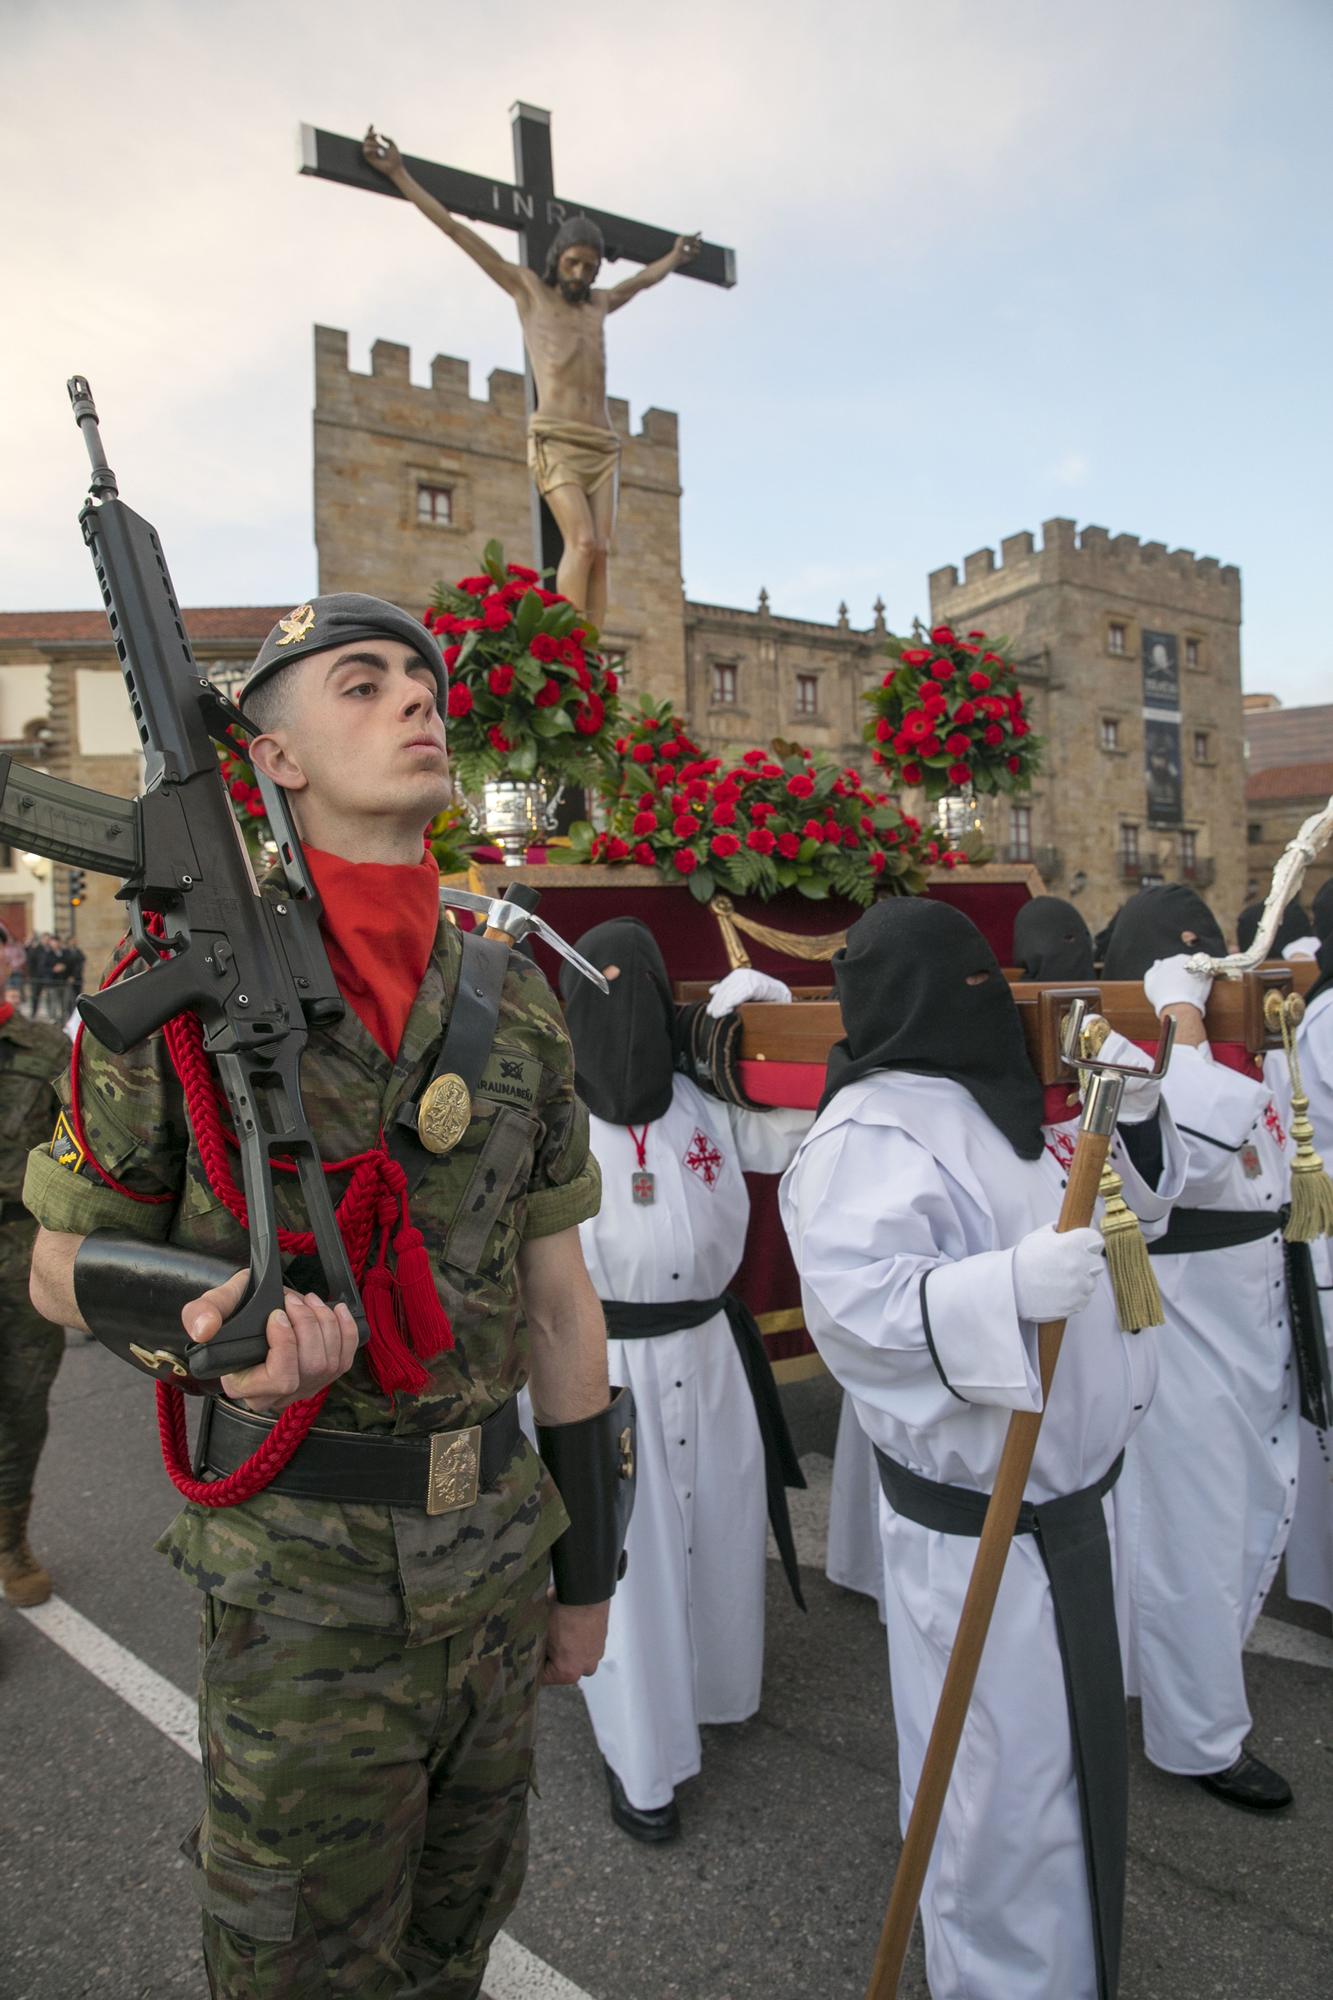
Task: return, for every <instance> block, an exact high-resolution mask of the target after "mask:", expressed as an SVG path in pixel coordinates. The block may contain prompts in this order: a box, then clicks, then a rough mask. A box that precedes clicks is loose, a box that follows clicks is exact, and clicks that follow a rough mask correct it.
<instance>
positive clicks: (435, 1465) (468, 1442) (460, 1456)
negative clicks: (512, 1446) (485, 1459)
mask: <svg viewBox="0 0 1333 2000" xmlns="http://www.w3.org/2000/svg"><path fill="white" fill-rule="evenodd" d="M480 1483H481V1425H480V1424H473V1426H472V1428H471V1429H470V1430H466V1431H436V1433H435V1435H434V1436H433V1437H432V1438H431V1441H430V1470H429V1472H428V1473H427V1475H426V1512H427V1513H428V1514H453V1513H455V1512H457V1510H458V1509H459V1508H460V1507H471V1506H474V1505H475V1504H476V1499H477V1489H478V1487H479V1485H480Z"/></svg>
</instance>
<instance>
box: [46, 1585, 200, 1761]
mask: <svg viewBox="0 0 1333 2000" xmlns="http://www.w3.org/2000/svg"><path fill="white" fill-rule="evenodd" d="M23 1616H24V1617H25V1618H26V1619H27V1620H28V1623H29V1624H30V1625H35V1626H36V1627H37V1630H38V1631H39V1632H41V1633H44V1634H45V1636H46V1637H47V1638H48V1639H50V1640H52V1641H53V1643H54V1644H55V1645H57V1646H59V1647H60V1649H61V1651H62V1652H66V1653H68V1654H69V1656H70V1658H71V1659H72V1660H77V1661H78V1663H79V1665H80V1666H81V1667H83V1668H85V1669H86V1670H87V1672H88V1673H90V1674H92V1675H93V1676H94V1678H95V1679H97V1680H99V1681H101V1683H102V1685H103V1687H109V1688H110V1690H111V1692H112V1694H118V1695H119V1696H120V1698H121V1700H122V1701H123V1702H126V1703H127V1704H128V1705H129V1707H130V1708H132V1709H133V1710H134V1711H135V1713H136V1715H141V1716H143V1718H144V1720H145V1722H151V1723H152V1725H153V1727H154V1729H160V1730H161V1732H162V1734H163V1735H164V1736H165V1737H167V1738H168V1739H169V1740H170V1741H171V1742H172V1743H174V1744H175V1746H176V1748H177V1749H178V1750H183V1751H184V1752H185V1754H186V1756H187V1757H193V1758H194V1761H195V1763H196V1764H197V1763H198V1762H199V1761H200V1758H199V1711H198V1709H197V1708H196V1707H195V1704H194V1702H193V1701H192V1700H191V1699H190V1697H189V1695H187V1694H182V1693H181V1691H180V1689H179V1688H178V1687H177V1686H176V1684H175V1682H174V1681H169V1680H165V1679H164V1678H163V1676H162V1675H161V1674H159V1673H158V1672H157V1670H156V1669H155V1668H153V1667H150V1666H149V1665H148V1664H147V1662H146V1661H144V1660H140V1659H138V1658H137V1657H136V1656H135V1654H133V1653H131V1652H129V1651H128V1650H127V1649H126V1648H125V1647H124V1646H122V1645H121V1644H120V1643H119V1641H118V1640H116V1639H113V1638H111V1637H110V1636H109V1635H108V1634H107V1633H106V1632H103V1631H102V1630H101V1628H100V1627H99V1626H97V1625H94V1624H93V1623H92V1622H91V1620H90V1619H87V1618H85V1617H84V1615H83V1613H82V1612H81V1611H76V1610H75V1609H74V1606H73V1605H72V1604H66V1603H65V1600H64V1599H63V1598H62V1597H52V1598H49V1599H48V1600H47V1602H46V1603H45V1604H39V1605H37V1606H36V1607H35V1609H33V1610H31V1611H25V1612H24V1614H23Z"/></svg>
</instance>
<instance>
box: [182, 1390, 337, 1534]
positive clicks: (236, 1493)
mask: <svg viewBox="0 0 1333 2000" xmlns="http://www.w3.org/2000/svg"><path fill="white" fill-rule="evenodd" d="M328 1393H329V1392H328V1390H327V1389H321V1390H320V1391H319V1392H318V1394H317V1395H314V1396H309V1397H307V1398H306V1399H305V1401H304V1402H300V1403H289V1404H288V1405H287V1408H286V1409H285V1410H284V1411H283V1412H282V1415H281V1416H280V1417H279V1418H278V1421H277V1422H276V1424H274V1426H273V1428H272V1430H271V1431H270V1432H269V1433H268V1436H267V1437H265V1438H264V1439H262V1440H261V1442H260V1443H259V1444H258V1445H256V1447H255V1449H254V1450H253V1451H252V1452H251V1454H250V1456H249V1458H247V1459H246V1460H245V1462H244V1463H243V1464H241V1465H238V1466H237V1468H236V1470H235V1471H234V1472H229V1473H228V1474H227V1475H226V1477H225V1479H196V1478H195V1477H194V1476H193V1473H192V1472H191V1470H190V1441H189V1434H188V1432H187V1431H186V1428H185V1395H184V1392H183V1391H182V1390H180V1389H178V1388H177V1387H176V1384H175V1383H174V1382H159V1383H158V1385H157V1428H158V1434H159V1436H160V1437H161V1440H162V1463H163V1465H164V1466H165V1467H166V1469H167V1477H168V1478H169V1479H170V1481H171V1483H172V1485H173V1486H174V1487H175V1489H176V1491H177V1492H178V1493H179V1494H180V1495H181V1497H182V1498H183V1499H185V1500H192V1501H193V1502H194V1504H195V1506H196V1507H239V1506H240V1505H241V1504H242V1502H243V1501H246V1500H253V1499H254V1497H255V1495H256V1494H257V1493H262V1492H263V1491H264V1488H265V1487H266V1486H267V1485H268V1484H269V1483H270V1481H271V1480H273V1479H276V1477H277V1475H278V1474H279V1473H280V1472H281V1471H282V1469H283V1467H284V1466H285V1465H287V1464H289V1463H290V1461H291V1458H292V1455H293V1454H294V1452H295V1451H296V1449H297V1447H298V1446H299V1445H301V1444H302V1443H304V1441H305V1438H306V1435H307V1433H308V1432H309V1430H310V1427H311V1425H312V1424H313V1423H314V1421H315V1418H316V1417H317V1416H318V1415H319V1413H320V1410H321V1409H322V1408H323V1406H324V1398H325V1397H326V1396H327V1395H328Z"/></svg>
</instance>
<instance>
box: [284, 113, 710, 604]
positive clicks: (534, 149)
mask: <svg viewBox="0 0 1333 2000" xmlns="http://www.w3.org/2000/svg"><path fill="white" fill-rule="evenodd" d="M509 115H510V119H511V121H512V123H513V130H514V181H515V183H516V184H515V185H513V186H511V185H510V184H509V183H508V182H506V181H493V180H487V179H486V177H485V176H484V175H482V174H469V173H465V172H464V171H463V169H462V168H461V167H441V166H438V165H437V164H436V163H435V162H434V161H433V160H418V159H414V158H412V157H411V156H410V155H407V154H405V155H404V157H403V164H404V166H405V167H406V168H407V170H408V172H409V173H410V174H411V175H412V177H413V179H414V180H417V181H419V182H420V183H421V185H422V187H424V188H425V189H426V191H427V193H428V194H433V195H434V196H435V197H436V199H437V200H438V201H442V202H443V203H444V205H445V207H446V208H447V209H450V210H452V212H453V213H454V214H455V215H463V216H466V217H467V219H468V220H469V221H470V222H489V223H493V224H494V225H495V226H496V227H497V228H499V229H513V230H515V231H517V234H518V254H519V261H520V262H521V263H523V264H526V265H527V267H528V269H529V270H530V271H536V272H538V273H541V272H543V271H544V270H545V268H546V253H547V251H548V250H549V249H550V246H551V240H552V238H553V237H554V235H555V233H556V231H557V230H558V229H559V227H560V225H561V223H562V222H564V221H565V220H567V218H568V217H569V216H571V215H586V216H587V217H588V219H589V220H590V221H592V222H595V223H596V224H597V227H598V228H599V229H600V230H601V232H602V236H603V239H604V241H605V243H606V256H607V261H608V262H609V263H610V262H614V261H615V260H616V259H617V258H620V257H628V258H630V259H631V260H632V261H633V262H634V263H637V264H651V263H652V262H653V261H654V260H655V259H656V258H658V257H664V256H665V255H666V253H667V252H668V250H670V249H671V247H672V245H673V244H674V243H675V240H676V237H677V236H678V235H679V234H681V232H680V231H679V230H674V229H657V228H655V227H654V226H653V224H652V223H648V222H628V221H626V220H625V218H624V216H620V215H608V214H607V213H606V212H605V210H603V209H600V208H590V207H588V206H587V205H586V203H584V202H581V201H566V200H563V199H558V198H557V196H556V192H555V170H554V167H553V165H552V160H551V114H550V112H549V111H540V110H538V109H537V108H536V107H535V106H533V105H531V104H515V105H514V106H513V107H512V109H511V111H510V114H509ZM300 169H301V172H302V173H303V174H314V175H316V176H317V177H318V178H319V179H320V180H325V181H341V182H342V183H343V185H344V186H346V187H357V188H364V189H365V191H366V192H367V193H368V194H387V195H391V196H392V197H393V198H394V199H395V200H398V201H401V200H402V199H403V197H402V196H401V195H400V194H399V193H398V190H397V188H396V187H394V185H393V183H392V182H391V181H387V180H386V179H385V178H384V176H383V174H378V173H376V172H375V169H374V168H373V167H372V166H370V165H368V163H367V162H366V161H365V160H364V159H363V158H362V155H361V141H360V140H359V139H346V138H343V137H342V136H341V135H340V134H339V133H337V132H321V131H319V130H318V129H317V128H316V127H315V126H313V125H303V126H302V127H301V160H300ZM679 275H680V276H682V277H686V278H702V279H703V281H704V283H705V284H709V285H734V284H735V282H736V253H735V251H734V250H725V249H723V248H722V246H721V245H720V244H718V243H704V244H701V245H700V248H699V254H698V256H697V257H695V258H693V259H692V261H691V262H690V263H688V264H685V265H683V266H682V267H681V271H680V274H679ZM528 398H529V403H530V404H531V403H532V401H533V388H532V370H531V369H530V368H529V369H528ZM533 503H534V508H533V539H534V543H535V545H536V548H537V550H538V552H539V561H540V563H541V564H542V565H543V566H544V567H550V568H554V567H556V566H557V565H558V564H559V561H560V554H561V541H560V531H559V529H558V528H557V527H556V525H555V521H554V520H553V518H552V516H551V514H550V511H549V509H548V508H547V507H546V506H545V505H544V504H543V503H542V502H541V501H540V500H539V499H538V497H537V493H536V490H535V489H534V491H533Z"/></svg>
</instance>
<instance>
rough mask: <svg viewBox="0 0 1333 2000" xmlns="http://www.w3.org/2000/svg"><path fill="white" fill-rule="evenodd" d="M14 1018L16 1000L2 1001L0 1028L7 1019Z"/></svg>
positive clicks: (0, 1005) (0, 1006) (0, 1004)
mask: <svg viewBox="0 0 1333 2000" xmlns="http://www.w3.org/2000/svg"><path fill="white" fill-rule="evenodd" d="M13 1018H14V1002H13V1001H12V1000H5V1001H0V1028H3V1027H4V1025H5V1023H6V1021H12V1020H13Z"/></svg>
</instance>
